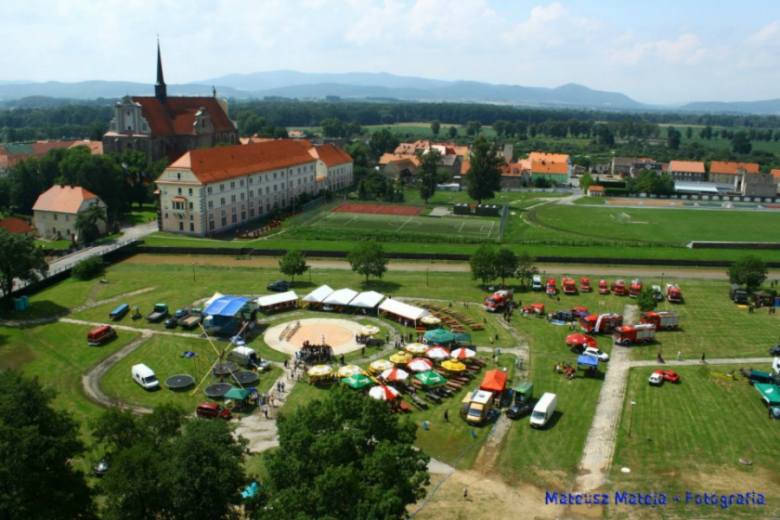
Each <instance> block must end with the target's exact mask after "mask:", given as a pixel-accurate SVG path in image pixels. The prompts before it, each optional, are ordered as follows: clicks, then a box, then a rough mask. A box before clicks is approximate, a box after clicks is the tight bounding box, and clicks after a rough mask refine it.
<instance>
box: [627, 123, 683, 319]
mask: <svg viewBox="0 0 780 520" xmlns="http://www.w3.org/2000/svg"><path fill="white" fill-rule="evenodd" d="M689 128H690V127H689ZM636 304H637V307H639V310H640V311H642V312H648V311H652V310H653V309H655V307H656V305H658V302H657V301H656V299H655V298H654V297H653V291H652V289H651V288H650V287H647V286H645V287H643V288H642V290H641V291H640V292H639V294H638V295H637V296H636Z"/></svg>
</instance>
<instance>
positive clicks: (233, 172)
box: [169, 139, 314, 184]
mask: <svg viewBox="0 0 780 520" xmlns="http://www.w3.org/2000/svg"><path fill="white" fill-rule="evenodd" d="M313 161H314V159H313V158H312V156H311V155H309V153H308V152H307V151H306V149H305V148H304V147H303V146H301V144H300V141H294V140H292V139H279V140H276V141H269V142H265V143H253V144H246V145H236V146H223V147H220V148H208V149H205V150H192V151H189V152H187V153H186V154H184V155H183V156H182V157H181V158H180V159H178V160H177V161H176V162H175V163H173V164H172V165H170V166H169V168H171V169H180V168H181V169H188V170H192V173H194V174H195V177H197V178H198V180H199V181H200V182H202V183H204V184H210V183H212V182H217V181H221V180H226V179H231V178H234V177H240V176H242V175H249V174H252V173H258V172H263V171H268V170H276V169H280V168H290V167H293V166H299V165H301V164H306V163H310V162H313Z"/></svg>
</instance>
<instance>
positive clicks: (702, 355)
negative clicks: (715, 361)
mask: <svg viewBox="0 0 780 520" xmlns="http://www.w3.org/2000/svg"><path fill="white" fill-rule="evenodd" d="M701 362H702V363H706V362H707V360H706V358H705V357H704V352H702V353H701Z"/></svg>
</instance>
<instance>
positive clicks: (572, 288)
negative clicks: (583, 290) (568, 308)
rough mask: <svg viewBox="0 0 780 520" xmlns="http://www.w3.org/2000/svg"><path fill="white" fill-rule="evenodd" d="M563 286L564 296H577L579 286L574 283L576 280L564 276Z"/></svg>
mask: <svg viewBox="0 0 780 520" xmlns="http://www.w3.org/2000/svg"><path fill="white" fill-rule="evenodd" d="M561 285H562V286H563V294H577V284H575V283H574V278H570V277H568V276H564V277H563V279H561Z"/></svg>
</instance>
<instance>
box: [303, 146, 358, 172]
mask: <svg viewBox="0 0 780 520" xmlns="http://www.w3.org/2000/svg"><path fill="white" fill-rule="evenodd" d="M307 142H308V141H307ZM312 152H313V153H314V154H316V157H318V158H319V159H320V160H321V161H322V162H324V163H325V166H327V167H328V168H332V167H334V166H338V165H340V164H347V163H351V162H354V160H353V159H352V157H351V156H350V155H349V154H348V153H347V152H345V151H344V150H342V149H341V148H339V147H338V146H336V145H333V144H324V145H322V146H315V147H313V148H310V149H309V153H310V154H311V153H312Z"/></svg>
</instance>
